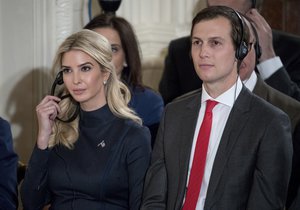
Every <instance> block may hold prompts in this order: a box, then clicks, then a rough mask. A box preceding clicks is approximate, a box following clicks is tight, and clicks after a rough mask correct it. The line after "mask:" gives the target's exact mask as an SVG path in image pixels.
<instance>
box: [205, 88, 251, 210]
mask: <svg viewBox="0 0 300 210" xmlns="http://www.w3.org/2000/svg"><path fill="white" fill-rule="evenodd" d="M250 94H251V93H250V92H249V90H247V89H246V88H245V87H243V89H242V91H241V93H240V95H239V97H238V98H237V100H236V102H235V104H234V106H233V108H232V110H231V112H230V114H229V117H228V120H227V123H226V126H225V128H224V131H223V135H222V137H221V141H220V145H219V148H218V151H217V154H216V157H215V160H214V164H213V169H212V173H211V176H210V181H209V186H208V190H207V196H206V201H205V209H209V208H210V207H211V206H212V205H213V203H214V202H216V201H217V200H218V197H217V195H220V194H221V193H219V194H218V193H216V190H217V188H218V186H219V184H220V179H221V176H222V174H223V171H224V168H225V166H226V162H227V161H228V158H229V157H230V154H231V150H232V149H233V147H234V145H235V142H236V141H237V140H238V137H239V135H240V133H241V132H242V130H243V128H244V127H245V124H246V122H247V120H248V118H249V110H250V108H251V107H250V104H251V103H250V101H251V96H250ZM219 189H220V188H219Z"/></svg>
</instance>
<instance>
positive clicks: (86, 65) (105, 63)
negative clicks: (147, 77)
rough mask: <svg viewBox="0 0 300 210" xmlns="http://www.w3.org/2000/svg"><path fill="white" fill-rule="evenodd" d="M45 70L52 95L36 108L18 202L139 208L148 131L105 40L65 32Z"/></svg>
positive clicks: (147, 155) (33, 206) (124, 209)
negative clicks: (35, 133) (51, 75)
mask: <svg viewBox="0 0 300 210" xmlns="http://www.w3.org/2000/svg"><path fill="white" fill-rule="evenodd" d="M53 73H54V74H55V75H57V77H56V79H55V81H54V84H53V86H52V91H51V92H52V93H53V94H52V95H47V96H46V97H44V98H43V99H42V101H41V102H40V103H39V104H38V105H37V107H36V112H37V118H38V137H37V143H36V146H35V148H34V150H33V153H32V155H31V158H30V161H29V164H28V167H27V170H26V174H25V178H24V181H23V184H22V185H21V198H22V202H23V206H24V209H42V207H43V206H46V205H48V204H50V209H118V210H128V209H134V210H139V208H140V203H141V197H142V190H143V183H144V177H145V174H146V170H147V168H148V165H149V161H150V153H151V142H150V141H151V139H150V132H149V130H148V128H147V127H143V126H142V120H141V119H140V118H139V117H138V116H137V115H135V113H134V111H133V110H131V109H130V108H129V107H128V106H127V104H128V102H129V100H130V92H129V90H128V88H127V87H126V85H125V84H123V83H122V82H121V81H120V80H119V79H118V78H117V75H116V71H115V68H114V65H113V64H112V51H111V46H110V44H109V42H108V41H107V39H106V38H105V37H103V36H101V35H100V34H98V33H96V32H94V31H91V30H86V29H85V30H82V31H79V32H77V33H75V34H72V35H70V36H69V37H68V38H67V39H66V40H65V41H64V42H63V43H62V44H61V45H60V47H59V49H58V51H57V54H56V58H55V60H54V64H53ZM56 85H59V87H60V89H59V90H55V89H56V88H55V87H56ZM56 94H58V96H54V95H56Z"/></svg>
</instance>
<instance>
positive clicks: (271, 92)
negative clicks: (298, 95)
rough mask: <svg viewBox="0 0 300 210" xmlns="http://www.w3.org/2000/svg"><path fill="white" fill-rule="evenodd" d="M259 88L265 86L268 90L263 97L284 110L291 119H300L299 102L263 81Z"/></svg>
mask: <svg viewBox="0 0 300 210" xmlns="http://www.w3.org/2000/svg"><path fill="white" fill-rule="evenodd" d="M261 88H265V89H266V91H267V92H268V94H267V97H266V98H264V99H265V100H266V101H268V102H269V103H271V104H272V105H274V106H276V107H277V108H279V109H281V110H282V111H284V112H285V113H286V114H288V115H289V117H290V118H291V119H293V118H298V119H299V120H300V102H299V101H297V100H295V99H294V98H291V97H289V96H288V95H285V94H283V93H281V92H279V91H278V90H276V89H274V88H272V87H271V86H269V85H268V84H266V83H265V82H263V85H262V87H261Z"/></svg>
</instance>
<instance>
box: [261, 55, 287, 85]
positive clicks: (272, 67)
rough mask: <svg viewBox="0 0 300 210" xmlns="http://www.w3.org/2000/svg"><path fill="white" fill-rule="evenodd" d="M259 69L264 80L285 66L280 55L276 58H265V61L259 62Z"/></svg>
mask: <svg viewBox="0 0 300 210" xmlns="http://www.w3.org/2000/svg"><path fill="white" fill-rule="evenodd" d="M256 67H257V69H258V72H259V74H260V75H261V78H262V79H263V80H266V79H268V78H269V77H270V76H272V75H273V74H274V73H275V72H276V71H278V69H280V68H281V67H283V64H282V62H281V59H280V57H278V56H276V57H274V58H270V59H268V60H265V61H264V62H261V63H259V64H257V66H256Z"/></svg>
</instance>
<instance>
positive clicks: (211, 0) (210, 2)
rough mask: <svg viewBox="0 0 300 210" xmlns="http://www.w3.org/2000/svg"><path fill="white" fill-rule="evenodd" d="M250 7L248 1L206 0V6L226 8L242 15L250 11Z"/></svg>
mask: <svg viewBox="0 0 300 210" xmlns="http://www.w3.org/2000/svg"><path fill="white" fill-rule="evenodd" d="M251 5H252V3H251V1H250V0H207V6H227V7H230V8H232V9H234V10H236V11H238V12H241V13H243V14H246V12H248V10H249V9H251Z"/></svg>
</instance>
